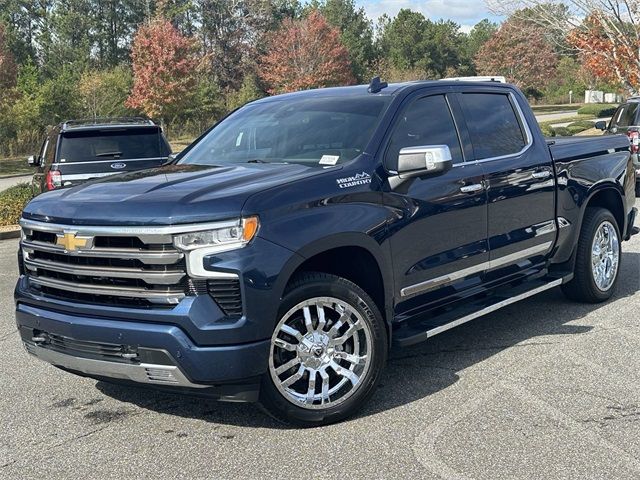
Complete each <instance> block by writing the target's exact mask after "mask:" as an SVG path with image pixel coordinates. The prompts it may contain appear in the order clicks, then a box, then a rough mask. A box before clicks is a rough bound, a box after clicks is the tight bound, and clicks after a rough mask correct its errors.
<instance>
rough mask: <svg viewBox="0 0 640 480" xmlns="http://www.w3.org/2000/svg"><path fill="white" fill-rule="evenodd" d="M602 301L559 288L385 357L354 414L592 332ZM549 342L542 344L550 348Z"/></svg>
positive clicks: (121, 392)
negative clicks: (516, 353) (523, 348)
mask: <svg viewBox="0 0 640 480" xmlns="http://www.w3.org/2000/svg"><path fill="white" fill-rule="evenodd" d="M639 265H640V253H635V252H625V253H623V268H622V270H621V272H620V280H619V284H618V288H617V291H616V294H615V296H614V298H613V299H612V300H611V302H615V301H618V300H620V299H622V298H625V297H629V296H632V295H634V294H635V293H636V292H638V291H639V290H640V271H639V270H640V268H639ZM603 305H607V303H605V304H597V305H592V304H577V303H573V302H571V301H569V300H567V299H566V298H565V297H564V296H563V294H562V292H561V291H560V289H559V288H558V289H554V290H551V291H549V292H545V293H543V294H540V295H538V296H536V297H532V298H530V299H527V300H525V301H523V302H520V303H518V304H515V305H511V306H509V307H506V308H504V309H503V310H500V311H498V312H496V313H493V314H491V315H487V316H485V317H481V318H479V319H477V320H474V321H472V322H469V323H467V324H465V325H462V326H460V327H457V328H454V329H452V330H450V331H448V332H445V333H443V334H441V335H438V336H436V337H434V338H433V339H431V340H429V341H427V342H425V343H422V344H419V345H416V346H413V347H408V348H404V349H396V350H394V351H392V352H391V355H390V358H389V363H388V365H387V368H386V370H385V372H384V374H383V377H382V381H381V384H380V387H379V388H378V390H377V391H376V392H375V394H374V395H373V398H372V399H371V400H370V401H369V403H368V404H367V405H366V406H365V408H364V409H363V411H362V413H360V415H358V417H360V418H362V417H366V416H369V415H374V414H376V413H378V412H382V411H386V410H390V409H393V408H396V407H399V406H402V405H405V404H408V403H411V402H414V401H416V400H419V399H421V398H425V397H428V396H429V395H431V394H434V393H436V392H438V391H440V390H443V389H445V388H447V387H449V386H450V385H453V384H454V383H455V382H457V381H458V378H459V376H458V374H457V372H459V371H462V370H464V369H466V368H468V367H470V366H472V365H474V364H477V363H479V362H482V361H484V360H486V359H488V358H490V357H491V356H493V355H495V354H497V353H499V352H501V351H503V350H505V349H508V348H510V347H513V346H514V345H517V344H520V343H523V342H527V343H533V342H535V339H536V337H540V336H547V337H548V336H553V335H582V334H585V333H587V332H589V331H591V330H592V328H593V327H590V326H581V325H571V324H570V323H571V322H574V321H576V320H580V319H581V318H583V317H585V316H586V315H588V314H589V313H592V312H594V311H597V310H598V309H600V308H601V307H602V306H603ZM552 341H553V340H549V339H545V342H547V343H549V342H552ZM96 387H97V388H98V389H99V390H100V391H101V392H102V393H104V394H105V395H107V396H109V397H112V398H114V399H117V400H120V401H122V402H127V403H132V404H135V405H137V406H139V407H141V408H145V409H150V410H154V411H156V412H159V413H166V414H171V415H178V416H181V417H187V418H195V419H200V420H204V421H208V422H212V423H218V424H226V425H236V426H241V427H252V428H256V427H258V428H260V427H261V428H288V427H287V426H285V425H282V424H281V423H279V422H277V421H275V420H273V419H271V418H270V417H269V416H267V415H266V414H264V413H263V412H262V411H261V410H260V409H259V408H257V407H256V406H255V405H251V404H232V403H219V402H215V401H212V400H208V399H206V398H193V397H187V396H183V395H178V394H171V393H163V392H158V391H154V390H150V389H142V388H137V387H128V386H126V387H125V386H120V385H115V384H109V383H105V382H98V383H97V384H96Z"/></svg>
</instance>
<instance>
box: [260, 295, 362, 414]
mask: <svg viewBox="0 0 640 480" xmlns="http://www.w3.org/2000/svg"><path fill="white" fill-rule="evenodd" d="M371 349H372V332H371V327H370V326H369V324H368V323H367V322H366V321H365V320H364V318H363V316H362V315H361V314H360V313H359V312H358V311H357V310H356V308H355V307H353V306H351V305H349V304H348V303H347V302H345V301H343V300H339V299H337V298H333V297H316V298H311V299H309V300H305V301H304V302H300V303H299V304H297V305H296V306H294V307H293V308H292V309H291V310H289V311H288V312H287V313H286V314H285V315H284V316H283V317H282V319H281V320H280V322H279V323H278V325H277V326H276V329H275V331H274V333H273V336H272V337H271V353H270V357H269V373H270V375H271V379H272V380H273V383H274V384H275V386H276V388H277V389H278V390H279V392H280V393H281V394H282V395H283V396H284V398H286V399H287V400H288V401H290V402H291V403H294V404H295V405H298V406H299V407H302V408H307V409H318V408H328V407H333V406H335V405H338V404H340V403H342V402H344V401H345V400H347V399H348V398H349V397H351V396H352V395H353V394H354V393H355V392H356V391H357V390H358V388H359V387H360V385H361V384H362V381H363V379H364V377H365V376H366V374H367V372H368V371H369V368H370V364H371Z"/></svg>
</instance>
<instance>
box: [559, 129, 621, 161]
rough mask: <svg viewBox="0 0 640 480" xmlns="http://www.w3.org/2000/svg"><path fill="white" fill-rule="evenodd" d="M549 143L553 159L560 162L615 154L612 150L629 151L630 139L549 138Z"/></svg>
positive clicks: (613, 136)
mask: <svg viewBox="0 0 640 480" xmlns="http://www.w3.org/2000/svg"><path fill="white" fill-rule="evenodd" d="M547 142H548V143H549V150H550V151H551V155H552V157H553V159H554V160H555V161H559V162H563V161H564V162H566V161H571V160H577V159H579V158H588V157H595V156H599V155H606V154H608V153H613V151H611V150H612V149H613V150H614V151H622V150H627V149H629V137H627V136H626V135H599V136H585V137H553V138H548V139H547Z"/></svg>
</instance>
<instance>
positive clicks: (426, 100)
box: [385, 95, 463, 170]
mask: <svg viewBox="0 0 640 480" xmlns="http://www.w3.org/2000/svg"><path fill="white" fill-rule="evenodd" d="M431 145H447V146H448V147H449V149H450V150H451V156H452V158H453V162H454V163H461V162H462V161H463V157H462V150H461V148H460V140H459V139H458V132H457V130H456V125H455V123H454V121H453V116H452V115H451V110H449V105H448V103H447V100H446V99H445V97H444V95H433V96H430V97H423V98H419V99H417V100H415V101H413V102H412V103H411V104H409V106H408V107H407V108H406V109H405V110H404V111H403V112H402V115H401V117H400V118H399V119H398V121H397V123H396V125H395V127H394V130H393V133H392V135H391V139H390V142H389V148H388V149H387V154H386V159H385V165H386V166H387V168H388V169H389V170H397V168H398V154H399V153H400V150H401V149H403V148H406V147H426V146H431Z"/></svg>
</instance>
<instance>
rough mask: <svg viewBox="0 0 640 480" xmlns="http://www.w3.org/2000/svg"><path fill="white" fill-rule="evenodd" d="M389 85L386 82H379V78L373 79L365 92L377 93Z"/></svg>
mask: <svg viewBox="0 0 640 480" xmlns="http://www.w3.org/2000/svg"><path fill="white" fill-rule="evenodd" d="M388 86H389V84H388V83H387V82H381V81H380V77H373V78H372V79H371V83H370V84H369V88H368V89H367V91H368V92H369V93H379V92H380V91H381V90H382V89H383V88H387V87H388Z"/></svg>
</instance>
